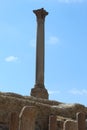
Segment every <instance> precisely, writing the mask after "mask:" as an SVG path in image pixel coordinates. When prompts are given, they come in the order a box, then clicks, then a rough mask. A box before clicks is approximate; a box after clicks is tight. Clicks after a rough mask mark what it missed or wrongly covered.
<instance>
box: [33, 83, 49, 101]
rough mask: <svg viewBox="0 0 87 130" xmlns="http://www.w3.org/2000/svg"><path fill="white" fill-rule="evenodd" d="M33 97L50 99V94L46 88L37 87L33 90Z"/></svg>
mask: <svg viewBox="0 0 87 130" xmlns="http://www.w3.org/2000/svg"><path fill="white" fill-rule="evenodd" d="M31 96H34V97H37V98H43V99H48V92H47V89H46V88H45V87H44V86H42V85H35V87H34V88H32V89H31Z"/></svg>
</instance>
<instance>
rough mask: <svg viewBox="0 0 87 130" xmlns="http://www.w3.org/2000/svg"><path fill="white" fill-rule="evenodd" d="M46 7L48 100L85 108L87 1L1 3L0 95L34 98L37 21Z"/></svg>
mask: <svg viewBox="0 0 87 130" xmlns="http://www.w3.org/2000/svg"><path fill="white" fill-rule="evenodd" d="M39 8H44V9H45V10H46V11H48V12H49V15H48V16H47V17H46V20H45V86H46V88H47V90H48V91H49V99H51V100H57V101H60V102H64V103H81V104H84V105H86V106H87V0H0V91H1V92H14V93H19V94H22V95H30V90H31V88H33V87H34V84H35V54H36V48H35V45H36V16H35V14H33V12H32V10H34V9H39Z"/></svg>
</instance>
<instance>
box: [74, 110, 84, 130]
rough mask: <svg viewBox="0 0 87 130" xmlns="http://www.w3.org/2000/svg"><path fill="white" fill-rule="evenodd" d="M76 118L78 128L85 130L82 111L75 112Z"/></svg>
mask: <svg viewBox="0 0 87 130" xmlns="http://www.w3.org/2000/svg"><path fill="white" fill-rule="evenodd" d="M76 118H77V123H78V130H85V129H86V121H85V114H84V113H83V112H79V113H77V115H76Z"/></svg>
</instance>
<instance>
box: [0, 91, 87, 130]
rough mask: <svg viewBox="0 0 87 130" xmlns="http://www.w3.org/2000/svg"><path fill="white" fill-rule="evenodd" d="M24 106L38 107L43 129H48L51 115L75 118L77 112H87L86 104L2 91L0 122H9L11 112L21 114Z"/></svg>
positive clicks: (38, 118) (39, 119)
mask: <svg viewBox="0 0 87 130" xmlns="http://www.w3.org/2000/svg"><path fill="white" fill-rule="evenodd" d="M24 106H35V107H36V111H37V116H36V124H38V126H40V127H41V130H44V129H45V130H48V124H49V115H60V116H64V117H68V118H73V119H74V118H75V115H76V113H77V112H80V111H83V112H85V113H86V108H85V106H83V105H80V104H64V103H60V102H57V101H50V100H46V99H45V100H44V99H38V98H34V97H26V96H21V95H18V94H14V93H0V122H1V123H5V124H9V120H10V115H11V113H13V112H17V113H18V114H20V112H21V110H22V108H23V107H24Z"/></svg>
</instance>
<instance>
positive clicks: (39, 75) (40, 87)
mask: <svg viewBox="0 0 87 130" xmlns="http://www.w3.org/2000/svg"><path fill="white" fill-rule="evenodd" d="M33 12H34V13H35V15H36V18H37V39H36V81H35V86H34V88H33V89H31V96H34V97H37V98H45V99H48V92H47V90H46V89H45V86H44V52H45V51H44V50H45V49H44V48H45V47H44V39H45V38H44V22H45V16H46V15H48V12H46V11H45V10H44V9H43V8H42V9H38V10H34V11H33Z"/></svg>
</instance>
